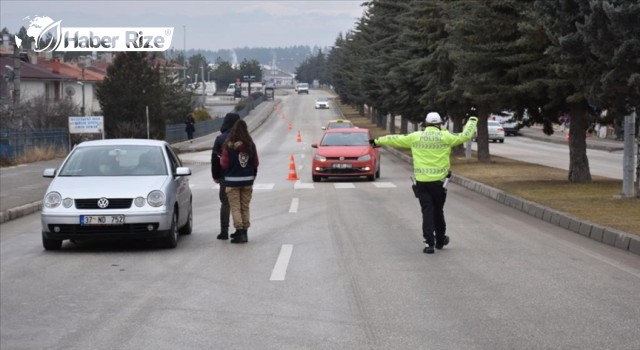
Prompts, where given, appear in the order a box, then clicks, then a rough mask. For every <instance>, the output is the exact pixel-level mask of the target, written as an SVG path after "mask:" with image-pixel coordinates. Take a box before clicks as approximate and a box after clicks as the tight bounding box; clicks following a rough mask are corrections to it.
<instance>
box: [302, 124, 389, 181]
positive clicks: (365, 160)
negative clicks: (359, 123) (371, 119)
mask: <svg viewBox="0 0 640 350" xmlns="http://www.w3.org/2000/svg"><path fill="white" fill-rule="evenodd" d="M369 139H371V133H370V132H369V130H368V129H362V128H339V129H330V130H327V131H325V132H324V135H323V136H322V139H321V140H320V142H319V143H314V144H312V145H311V147H313V148H315V149H316V152H315V154H314V156H313V160H312V164H311V177H312V179H313V181H314V182H318V181H321V180H322V179H326V178H329V177H362V176H364V177H366V178H367V180H369V181H375V179H376V178H379V177H380V151H379V150H378V148H379V147H380V146H378V145H371V144H370V143H369Z"/></svg>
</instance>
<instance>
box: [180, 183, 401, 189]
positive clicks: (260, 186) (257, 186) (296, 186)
mask: <svg viewBox="0 0 640 350" xmlns="http://www.w3.org/2000/svg"><path fill="white" fill-rule="evenodd" d="M326 185H328V184H322V185H320V184H319V186H322V187H324V186H326ZM370 185H373V186H374V187H376V188H397V187H398V186H396V185H395V184H394V183H392V182H380V181H378V182H363V183H358V184H357V185H356V183H353V182H334V183H333V187H334V188H335V189H338V190H342V189H351V188H356V187H363V186H370ZM194 186H195V185H194V184H193V183H191V184H190V187H194ZM274 188H275V184H272V183H271V184H265V183H254V184H253V189H254V190H273V189H274ZM293 188H294V189H296V190H305V189H310V190H312V189H315V188H316V187H315V184H314V183H311V182H302V181H296V182H295V183H294V184H293ZM213 189H215V190H218V189H220V185H219V184H214V185H213Z"/></svg>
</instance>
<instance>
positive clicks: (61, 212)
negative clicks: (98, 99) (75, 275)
mask: <svg viewBox="0 0 640 350" xmlns="http://www.w3.org/2000/svg"><path fill="white" fill-rule="evenodd" d="M189 175H191V169H189V168H187V167H183V165H182V162H181V161H180V158H178V156H177V155H176V154H175V152H174V151H173V149H172V148H171V146H170V145H169V144H168V143H167V142H165V141H159V140H145V139H109V140H97V141H86V142H83V143H81V144H79V145H77V146H76V147H75V148H74V149H73V150H72V151H71V152H70V153H69V155H68V156H67V157H66V158H65V160H64V161H63V163H62V165H61V166H60V169H59V170H57V169H45V170H44V173H43V176H44V177H48V178H52V179H53V180H52V181H51V183H50V184H49V187H48V189H47V192H46V194H45V196H44V200H43V204H42V211H41V221H42V245H43V246H44V248H45V249H47V250H57V249H60V248H61V247H62V241H63V240H67V239H68V240H82V239H150V238H153V239H159V240H161V242H162V243H163V245H164V246H165V247H167V248H175V247H176V246H177V242H178V235H179V234H190V233H191V228H192V227H193V212H192V204H191V203H192V194H191V189H190V188H189V178H188V176H189Z"/></svg>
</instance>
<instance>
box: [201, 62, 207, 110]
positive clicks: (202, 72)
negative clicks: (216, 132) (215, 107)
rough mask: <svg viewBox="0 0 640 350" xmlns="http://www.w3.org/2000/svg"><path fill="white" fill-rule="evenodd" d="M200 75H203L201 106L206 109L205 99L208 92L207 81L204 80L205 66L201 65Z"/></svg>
mask: <svg viewBox="0 0 640 350" xmlns="http://www.w3.org/2000/svg"><path fill="white" fill-rule="evenodd" d="M200 76H201V77H202V106H201V107H202V108H203V109H204V101H205V99H206V98H207V94H206V93H205V89H204V88H205V86H204V84H206V83H205V82H204V66H202V65H201V66H200Z"/></svg>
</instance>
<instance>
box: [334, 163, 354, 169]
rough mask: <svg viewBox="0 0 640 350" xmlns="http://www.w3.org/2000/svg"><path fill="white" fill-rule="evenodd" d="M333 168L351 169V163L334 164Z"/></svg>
mask: <svg viewBox="0 0 640 350" xmlns="http://www.w3.org/2000/svg"><path fill="white" fill-rule="evenodd" d="M333 168H334V169H351V164H342V163H339V164H334V165H333Z"/></svg>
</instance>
